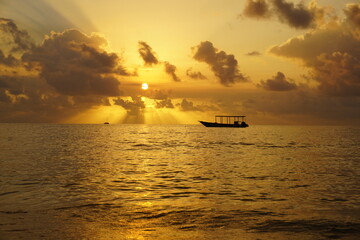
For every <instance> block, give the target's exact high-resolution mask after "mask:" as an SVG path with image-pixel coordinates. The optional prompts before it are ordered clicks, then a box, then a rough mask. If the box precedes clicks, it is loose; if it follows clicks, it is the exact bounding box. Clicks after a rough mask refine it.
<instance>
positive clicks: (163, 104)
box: [156, 98, 174, 108]
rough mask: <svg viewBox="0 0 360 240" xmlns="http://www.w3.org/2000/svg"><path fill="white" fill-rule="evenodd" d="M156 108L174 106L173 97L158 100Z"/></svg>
mask: <svg viewBox="0 0 360 240" xmlns="http://www.w3.org/2000/svg"><path fill="white" fill-rule="evenodd" d="M156 108H174V104H173V103H172V101H171V99H169V98H166V99H163V100H161V101H156Z"/></svg>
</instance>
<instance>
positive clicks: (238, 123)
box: [199, 116, 249, 128]
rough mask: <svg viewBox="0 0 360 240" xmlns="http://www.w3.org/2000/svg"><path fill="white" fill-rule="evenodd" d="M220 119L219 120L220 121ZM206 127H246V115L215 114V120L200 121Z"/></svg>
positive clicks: (247, 125)
mask: <svg viewBox="0 0 360 240" xmlns="http://www.w3.org/2000/svg"><path fill="white" fill-rule="evenodd" d="M218 120H219V122H218ZM199 122H200V123H201V124H202V125H204V126H205V127H228V128H246V127H249V124H247V123H246V122H245V116H215V122H204V121H199Z"/></svg>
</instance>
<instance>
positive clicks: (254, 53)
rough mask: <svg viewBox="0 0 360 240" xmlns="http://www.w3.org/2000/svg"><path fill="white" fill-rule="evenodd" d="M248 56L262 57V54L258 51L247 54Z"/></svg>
mask: <svg viewBox="0 0 360 240" xmlns="http://www.w3.org/2000/svg"><path fill="white" fill-rule="evenodd" d="M245 55H246V56H260V55H261V53H260V52H258V51H252V52H248V53H247V54H245Z"/></svg>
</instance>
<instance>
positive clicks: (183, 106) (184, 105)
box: [176, 98, 219, 112]
mask: <svg viewBox="0 0 360 240" xmlns="http://www.w3.org/2000/svg"><path fill="white" fill-rule="evenodd" d="M176 105H177V106H178V107H179V108H180V110H181V111H199V112H205V111H218V110H219V109H218V108H217V107H216V106H214V105H205V104H201V105H194V103H193V102H191V101H189V100H186V98H184V99H183V100H182V101H181V103H178V104H176Z"/></svg>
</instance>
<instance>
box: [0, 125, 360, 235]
mask: <svg viewBox="0 0 360 240" xmlns="http://www.w3.org/2000/svg"><path fill="white" fill-rule="evenodd" d="M359 174H360V128H359V127H339V126H331V127H330V126H326V127H324V126H250V127H249V128H246V129H233V128H205V127H203V126H201V125H200V124H199V125H111V124H110V125H60V124H59V125H58V124H0V239H164V240H165V239H187V240H189V239H251V240H259V239H263V240H265V239H266V240H267V239H280V240H281V239H284V240H285V239H299V240H300V239H301V240H304V239H354V240H355V239H360V189H359V188H360V175H359Z"/></svg>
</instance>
